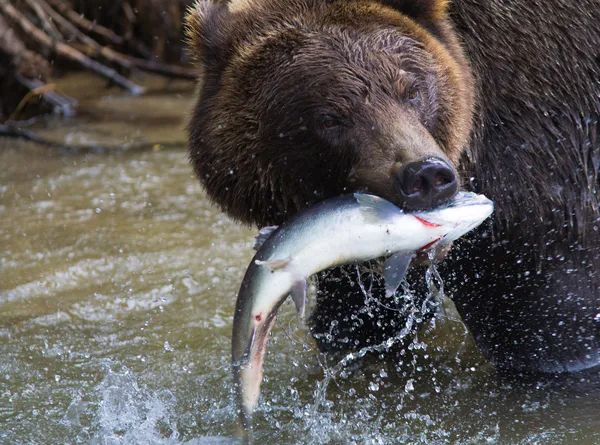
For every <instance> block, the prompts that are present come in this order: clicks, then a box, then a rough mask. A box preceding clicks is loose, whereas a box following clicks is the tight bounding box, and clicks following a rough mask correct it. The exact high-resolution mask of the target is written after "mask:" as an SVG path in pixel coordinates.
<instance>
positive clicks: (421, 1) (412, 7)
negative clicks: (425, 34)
mask: <svg viewBox="0 0 600 445" xmlns="http://www.w3.org/2000/svg"><path fill="white" fill-rule="evenodd" d="M380 1H381V4H383V5H386V6H389V7H390V8H393V9H396V10H397V11H400V12H401V13H402V14H404V15H406V16H408V17H410V18H411V19H413V20H414V21H415V22H417V23H419V24H420V25H422V26H425V27H428V26H429V25H434V24H436V23H439V22H442V21H444V20H446V19H447V18H448V6H449V3H450V2H449V1H448V0H380Z"/></svg>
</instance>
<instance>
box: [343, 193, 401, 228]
mask: <svg viewBox="0 0 600 445" xmlns="http://www.w3.org/2000/svg"><path fill="white" fill-rule="evenodd" d="M354 198H356V201H357V202H358V204H359V205H360V213H361V215H362V216H363V218H364V220H365V222H369V223H381V222H382V221H386V220H388V219H390V218H391V217H392V216H395V215H399V214H401V213H402V210H400V209H399V208H398V207H396V206H395V205H394V204H392V203H391V202H389V201H386V200H385V199H383V198H380V197H379V196H373V195H365V194H363V193H355V194H354Z"/></svg>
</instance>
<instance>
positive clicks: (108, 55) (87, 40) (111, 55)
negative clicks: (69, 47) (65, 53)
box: [28, 0, 134, 71]
mask: <svg viewBox="0 0 600 445" xmlns="http://www.w3.org/2000/svg"><path fill="white" fill-rule="evenodd" d="M28 1H33V0H28ZM36 1H39V2H40V4H41V5H42V6H43V7H44V9H45V10H46V12H47V13H48V14H49V15H50V16H51V17H52V19H53V20H54V21H55V22H56V23H57V24H58V26H60V27H61V28H62V29H63V30H64V31H65V32H67V33H69V34H70V36H71V37H72V38H75V39H77V40H79V41H80V42H81V43H83V44H85V45H88V46H89V47H90V48H92V49H93V51H91V52H92V54H93V55H96V54H100V55H101V56H102V57H104V58H105V59H106V60H108V61H109V62H112V63H115V64H117V65H120V66H122V67H123V68H125V69H126V70H128V71H131V70H132V69H134V66H133V64H132V63H131V61H129V59H128V57H127V56H125V55H124V54H121V53H119V52H117V51H114V50H112V49H110V48H108V47H105V46H102V45H100V44H99V43H98V42H96V41H95V40H94V39H92V38H91V37H88V36H87V35H85V34H84V33H83V32H81V31H79V29H77V27H76V26H74V25H73V24H72V23H71V22H69V21H68V20H67V19H65V18H64V17H63V16H62V15H60V14H59V13H58V12H56V11H55V10H54V9H52V7H51V6H50V5H48V3H46V2H45V1H44V0H36Z"/></svg>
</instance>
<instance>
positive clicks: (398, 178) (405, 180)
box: [394, 157, 458, 210]
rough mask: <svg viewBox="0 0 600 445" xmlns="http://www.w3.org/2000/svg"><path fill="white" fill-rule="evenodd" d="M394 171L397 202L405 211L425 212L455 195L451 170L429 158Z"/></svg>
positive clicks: (454, 184)
mask: <svg viewBox="0 0 600 445" xmlns="http://www.w3.org/2000/svg"><path fill="white" fill-rule="evenodd" d="M394 170H395V177H394V189H395V192H396V195H397V199H396V200H395V201H396V203H397V204H398V205H399V206H400V207H402V208H403V209H404V210H424V209H429V208H432V207H436V206H438V205H440V204H443V203H445V202H448V201H450V200H451V199H452V198H454V196H455V195H456V193H457V192H458V181H457V179H456V173H455V170H454V168H453V167H452V166H451V165H449V164H448V163H447V162H446V161H445V160H443V159H441V158H438V157H430V158H427V159H424V160H420V161H416V162H411V163H410V164H406V165H403V166H400V167H399V168H397V169H394Z"/></svg>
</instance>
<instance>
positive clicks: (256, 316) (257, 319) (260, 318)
mask: <svg viewBox="0 0 600 445" xmlns="http://www.w3.org/2000/svg"><path fill="white" fill-rule="evenodd" d="M254 319H255V320H256V321H257V322H259V323H260V322H261V321H262V312H261V313H260V314H256V315H255V316H254Z"/></svg>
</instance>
